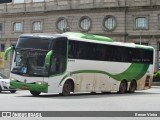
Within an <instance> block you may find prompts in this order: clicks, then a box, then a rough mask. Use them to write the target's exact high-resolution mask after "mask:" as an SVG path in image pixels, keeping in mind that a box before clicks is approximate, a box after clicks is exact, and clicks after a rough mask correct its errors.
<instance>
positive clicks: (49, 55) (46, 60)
mask: <svg viewBox="0 0 160 120" xmlns="http://www.w3.org/2000/svg"><path fill="white" fill-rule="evenodd" d="M52 55H53V50H50V51H49V52H48V53H47V55H46V57H45V65H47V66H49V65H50V61H51V56H52Z"/></svg>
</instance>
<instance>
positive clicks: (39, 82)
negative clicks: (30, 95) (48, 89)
mask: <svg viewBox="0 0 160 120" xmlns="http://www.w3.org/2000/svg"><path fill="white" fill-rule="evenodd" d="M36 84H39V85H41V84H47V83H46V82H44V81H37V82H36Z"/></svg>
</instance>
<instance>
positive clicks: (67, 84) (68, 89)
mask: <svg viewBox="0 0 160 120" xmlns="http://www.w3.org/2000/svg"><path fill="white" fill-rule="evenodd" d="M70 92H71V83H70V81H68V80H67V81H66V82H65V83H64V85H63V90H62V95H63V96H68V95H70Z"/></svg>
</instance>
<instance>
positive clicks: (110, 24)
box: [103, 15, 116, 31]
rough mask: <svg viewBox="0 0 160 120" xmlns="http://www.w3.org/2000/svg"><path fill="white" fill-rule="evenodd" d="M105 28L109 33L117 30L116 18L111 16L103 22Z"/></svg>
mask: <svg viewBox="0 0 160 120" xmlns="http://www.w3.org/2000/svg"><path fill="white" fill-rule="evenodd" d="M103 27H104V28H105V29H106V30H108V31H113V30H114V29H115V28H116V18H115V17H113V16H111V15H109V16H106V17H105V18H104V20H103Z"/></svg>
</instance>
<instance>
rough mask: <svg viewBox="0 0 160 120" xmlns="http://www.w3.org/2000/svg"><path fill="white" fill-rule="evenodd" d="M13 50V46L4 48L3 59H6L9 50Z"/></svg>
mask: <svg viewBox="0 0 160 120" xmlns="http://www.w3.org/2000/svg"><path fill="white" fill-rule="evenodd" d="M12 50H13V46H12V47H8V48H7V49H6V50H5V53H4V59H5V60H8V54H9V52H10V51H12Z"/></svg>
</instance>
